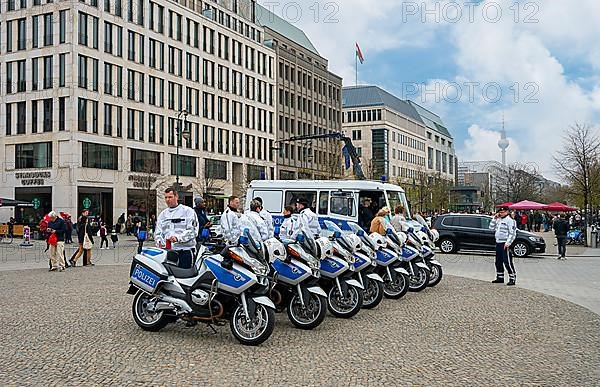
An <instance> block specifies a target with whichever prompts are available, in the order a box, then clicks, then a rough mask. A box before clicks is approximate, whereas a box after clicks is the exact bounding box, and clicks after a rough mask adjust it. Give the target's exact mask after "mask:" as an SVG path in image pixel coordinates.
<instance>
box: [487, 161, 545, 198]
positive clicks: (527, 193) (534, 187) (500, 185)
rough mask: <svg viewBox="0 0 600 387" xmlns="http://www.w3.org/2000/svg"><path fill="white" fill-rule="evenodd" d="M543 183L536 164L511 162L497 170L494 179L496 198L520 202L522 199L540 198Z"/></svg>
mask: <svg viewBox="0 0 600 387" xmlns="http://www.w3.org/2000/svg"><path fill="white" fill-rule="evenodd" d="M542 193H543V184H542V182H541V175H540V174H539V172H538V169H537V167H536V166H534V165H531V164H521V163H513V164H511V165H509V166H508V167H507V168H505V169H502V170H499V171H498V176H497V179H496V195H497V197H496V198H497V200H499V201H502V202H513V203H516V202H520V201H522V200H532V201H540V200H542Z"/></svg>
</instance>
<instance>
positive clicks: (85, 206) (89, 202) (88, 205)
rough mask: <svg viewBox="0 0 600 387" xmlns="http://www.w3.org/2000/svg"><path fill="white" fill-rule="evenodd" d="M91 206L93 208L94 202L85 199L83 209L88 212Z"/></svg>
mask: <svg viewBox="0 0 600 387" xmlns="http://www.w3.org/2000/svg"><path fill="white" fill-rule="evenodd" d="M91 206H92V200H91V199H90V198H85V199H83V208H85V209H86V210H89V208H90V207H91Z"/></svg>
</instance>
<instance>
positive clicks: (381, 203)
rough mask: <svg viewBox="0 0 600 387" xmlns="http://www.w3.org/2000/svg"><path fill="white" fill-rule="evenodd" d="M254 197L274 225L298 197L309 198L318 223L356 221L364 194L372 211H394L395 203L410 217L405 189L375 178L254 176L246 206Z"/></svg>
mask: <svg viewBox="0 0 600 387" xmlns="http://www.w3.org/2000/svg"><path fill="white" fill-rule="evenodd" d="M255 197H260V198H262V199H263V207H264V208H265V209H266V210H267V211H269V212H270V213H271V214H272V215H273V221H274V223H275V225H276V226H278V225H281V223H282V222H283V208H284V207H285V206H288V205H291V206H294V205H295V203H296V201H297V200H298V199H305V200H307V201H308V203H309V205H310V208H311V209H312V210H313V211H314V212H315V214H317V215H318V216H319V222H320V223H321V227H323V222H324V221H325V220H331V221H334V222H335V223H337V224H338V225H339V226H340V227H341V228H342V229H345V230H348V229H349V228H348V222H355V223H359V210H360V206H362V204H363V202H364V201H365V199H367V198H369V199H371V203H372V204H371V211H372V212H373V214H376V213H377V211H378V210H379V209H380V208H382V207H388V208H389V209H390V210H391V211H392V212H393V211H394V208H396V207H397V206H403V207H404V211H405V216H406V218H407V219H410V218H411V215H410V210H409V208H408V203H407V200H406V194H405V192H404V190H403V189H402V188H400V187H399V186H397V185H394V184H388V183H381V182H376V181H365V180H255V181H252V182H251V183H250V186H249V187H248V191H247V193H246V205H245V207H246V208H245V209H246V210H248V209H249V207H250V201H251V200H252V199H253V198H255Z"/></svg>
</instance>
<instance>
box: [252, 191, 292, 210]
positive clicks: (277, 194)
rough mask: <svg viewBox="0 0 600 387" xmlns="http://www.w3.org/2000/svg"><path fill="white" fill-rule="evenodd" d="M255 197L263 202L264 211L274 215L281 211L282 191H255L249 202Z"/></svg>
mask: <svg viewBox="0 0 600 387" xmlns="http://www.w3.org/2000/svg"><path fill="white" fill-rule="evenodd" d="M256 197H259V198H261V199H262V200H263V206H264V208H265V210H267V211H269V212H274V213H281V212H282V211H283V191H270V190H255V191H254V193H253V197H252V198H250V200H251V199H253V198H256ZM286 206H287V204H286Z"/></svg>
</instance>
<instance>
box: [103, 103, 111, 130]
mask: <svg viewBox="0 0 600 387" xmlns="http://www.w3.org/2000/svg"><path fill="white" fill-rule="evenodd" d="M104 135H105V136H112V105H109V104H107V103H105V104H104Z"/></svg>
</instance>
